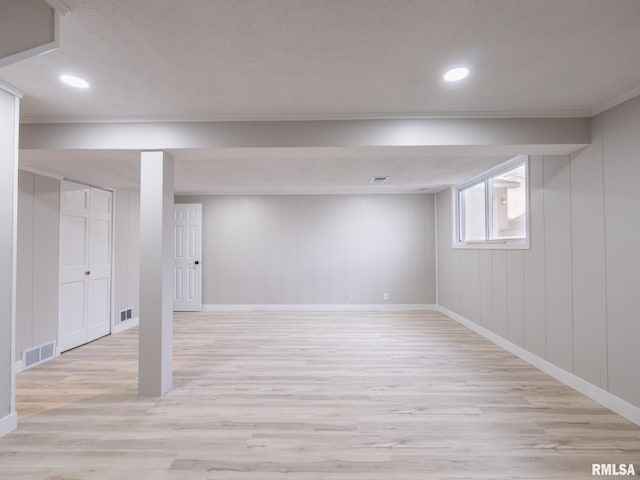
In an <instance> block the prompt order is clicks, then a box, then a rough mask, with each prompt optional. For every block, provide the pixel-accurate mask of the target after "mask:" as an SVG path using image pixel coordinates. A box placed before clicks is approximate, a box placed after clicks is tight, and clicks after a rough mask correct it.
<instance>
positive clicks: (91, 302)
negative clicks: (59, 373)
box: [58, 180, 112, 352]
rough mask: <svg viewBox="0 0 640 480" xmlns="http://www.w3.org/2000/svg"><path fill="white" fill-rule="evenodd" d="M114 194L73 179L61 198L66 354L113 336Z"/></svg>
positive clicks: (61, 343)
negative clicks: (112, 262) (89, 343)
mask: <svg viewBox="0 0 640 480" xmlns="http://www.w3.org/2000/svg"><path fill="white" fill-rule="evenodd" d="M111 222H112V193H111V192H108V191H105V190H101V189H98V188H93V187H89V186H87V185H82V184H79V183H75V182H69V181H67V180H63V181H62V185H61V194H60V299H59V302H60V303H59V332H58V337H59V338H58V348H59V350H60V351H61V352H64V351H66V350H69V349H71V348H74V347H77V346H79V345H82V344H85V343H87V342H90V341H92V340H95V339H96V338H100V337H102V336H104V335H107V334H109V333H110V332H111V322H110V318H111Z"/></svg>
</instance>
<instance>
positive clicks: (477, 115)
mask: <svg viewBox="0 0 640 480" xmlns="http://www.w3.org/2000/svg"><path fill="white" fill-rule="evenodd" d="M638 94H640V89H638V91H637V92H636V93H635V95H638ZM635 95H632V96H635ZM628 98H631V97H627V98H625V99H624V100H626V99H628ZM624 100H621V101H620V102H618V103H621V102H623V101H624ZM616 104H617V103H616ZM592 115H594V114H593V112H592V110H566V111H565V110H553V111H548V112H547V111H541V112H432V113H371V114H369V113H347V114H345V113H335V114H282V115H241V116H238V115H177V116H171V115H167V116H149V117H147V116H140V117H46V116H45V117H40V116H25V117H23V118H21V119H20V123H24V124H43V123H172V122H173V123H188V122H279V121H282V122H291V121H314V120H422V119H425V120H429V119H439V118H447V119H449V118H450V119H465V118H472V119H482V118H576V117H591V116H592Z"/></svg>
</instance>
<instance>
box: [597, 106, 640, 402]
mask: <svg viewBox="0 0 640 480" xmlns="http://www.w3.org/2000/svg"><path fill="white" fill-rule="evenodd" d="M639 119H640V97H636V98H634V99H632V100H630V101H628V102H625V103H623V104H622V105H619V106H617V107H615V108H613V109H611V110H609V111H607V112H605V113H604V114H603V122H604V124H603V138H602V143H603V150H602V152H603V157H604V195H605V219H606V220H605V226H606V268H607V276H606V278H607V325H608V362H609V365H608V379H609V389H610V391H611V393H613V394H614V395H618V396H620V397H622V398H623V399H625V400H627V401H629V402H631V403H633V404H634V405H639V406H640V381H639V380H638V366H639V365H640V347H639V339H640V321H639V316H638V297H639V294H640V274H639V273H638V272H639V271H640V249H639V248H637V246H636V245H635V240H636V239H637V238H639V237H640V214H639V213H638V206H639V205H640V188H638V179H640V161H638V152H640V120H639Z"/></svg>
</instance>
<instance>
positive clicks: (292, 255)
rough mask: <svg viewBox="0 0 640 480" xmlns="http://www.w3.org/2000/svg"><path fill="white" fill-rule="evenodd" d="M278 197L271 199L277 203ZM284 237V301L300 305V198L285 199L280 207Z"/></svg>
mask: <svg viewBox="0 0 640 480" xmlns="http://www.w3.org/2000/svg"><path fill="white" fill-rule="evenodd" d="M276 198H277V197H270V199H271V201H275V200H276ZM280 213H281V220H282V221H281V224H280V232H281V235H282V237H281V238H282V244H281V248H282V251H283V253H282V301H281V303H298V288H299V286H298V246H299V238H298V229H299V226H298V198H297V197H291V198H288V197H287V198H285V199H284V200H283V201H282V203H281V205H280Z"/></svg>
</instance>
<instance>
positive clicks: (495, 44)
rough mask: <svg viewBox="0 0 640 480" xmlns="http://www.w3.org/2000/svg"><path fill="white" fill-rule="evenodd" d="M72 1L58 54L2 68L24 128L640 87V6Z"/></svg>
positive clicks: (393, 0)
mask: <svg viewBox="0 0 640 480" xmlns="http://www.w3.org/2000/svg"><path fill="white" fill-rule="evenodd" d="M65 3H66V4H67V5H68V6H69V7H70V8H71V12H70V13H68V14H66V15H65V16H64V17H62V19H61V47H60V49H59V50H57V51H54V52H52V53H50V54H47V55H43V56H39V57H36V58H32V59H29V60H27V61H24V62H21V63H19V64H15V65H10V66H8V67H4V68H2V69H0V79H2V80H4V81H6V82H8V83H10V84H13V85H15V86H16V87H18V88H20V89H22V90H24V91H25V92H26V93H27V96H26V97H25V98H24V100H23V104H22V115H23V120H31V121H33V120H38V119H40V120H42V119H52V118H53V119H79V118H82V119H86V118H97V117H111V118H121V117H128V118H145V117H146V118H149V117H172V118H184V119H193V118H213V119H217V118H220V119H256V118H275V119H278V118H323V117H341V116H344V117H358V116H360V117H371V116H387V115H391V116H407V115H409V116H410V115H421V114H426V115H430V114H435V115H437V114H447V115H456V114H465V113H466V114H476V115H477V114H480V115H482V114H487V113H489V114H490V113H492V112H493V113H499V114H512V115H525V116H527V115H536V114H540V115H548V114H551V115H563V114H567V113H569V114H571V113H574V114H584V113H586V112H587V113H588V112H590V111H592V110H593V109H594V108H598V107H599V106H601V105H603V104H605V103H607V102H610V101H612V100H614V99H616V98H617V97H620V96H622V95H625V94H628V93H629V92H631V91H633V90H634V89H637V88H638V87H640V62H639V61H638V52H639V51H640V28H639V25H640V1H639V0H615V1H603V0H535V1H532V0H482V1H479V0H441V1H427V0H316V1H312V0H268V1H267V0H179V1H178V0H135V1H132V0H65ZM460 64H464V65H468V66H469V67H470V68H471V69H472V74H471V76H470V77H469V78H468V79H466V80H465V81H463V82H461V83H460V84H455V85H451V84H448V85H445V84H444V83H443V81H442V80H441V75H442V73H443V71H444V70H445V69H447V68H448V67H451V66H455V65H460ZM63 72H72V73H76V74H79V75H81V76H84V77H86V78H87V79H88V80H89V81H90V82H91V83H92V88H91V89H90V90H88V91H77V90H73V89H70V88H69V87H66V86H64V85H61V84H60V83H59V82H58V75H59V74H61V73H63Z"/></svg>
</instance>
